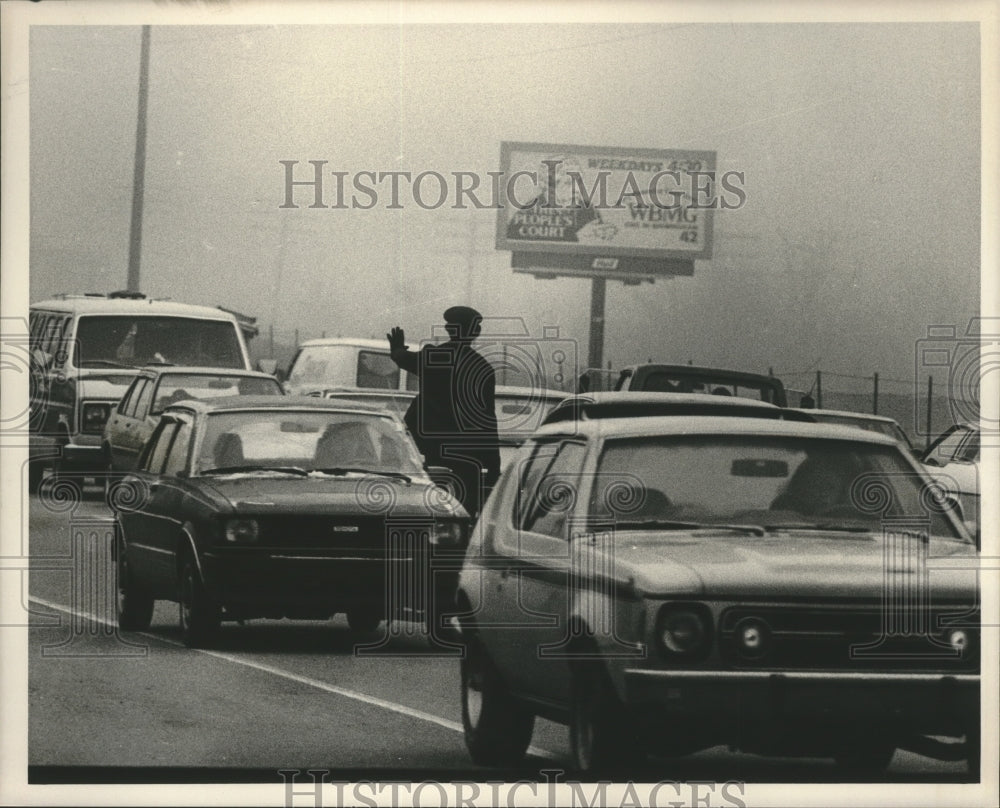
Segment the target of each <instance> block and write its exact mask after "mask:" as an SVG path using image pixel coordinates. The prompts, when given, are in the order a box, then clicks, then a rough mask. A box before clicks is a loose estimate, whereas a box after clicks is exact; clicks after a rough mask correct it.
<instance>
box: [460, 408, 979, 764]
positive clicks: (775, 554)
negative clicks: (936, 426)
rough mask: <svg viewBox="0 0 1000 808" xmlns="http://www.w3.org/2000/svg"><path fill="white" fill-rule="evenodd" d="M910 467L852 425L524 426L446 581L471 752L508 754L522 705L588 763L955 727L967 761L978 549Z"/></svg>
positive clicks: (488, 756)
mask: <svg viewBox="0 0 1000 808" xmlns="http://www.w3.org/2000/svg"><path fill="white" fill-rule="evenodd" d="M929 484H930V480H929V478H928V477H927V476H926V475H925V474H924V472H923V471H922V469H921V467H920V466H919V464H918V463H917V462H916V460H915V459H914V458H913V457H911V456H910V455H909V454H908V453H907V452H905V451H904V450H903V449H902V448H901V447H900V446H899V444H898V443H897V442H896V441H894V440H892V439H890V438H888V437H885V436H882V435H876V434H874V433H869V432H863V431H861V430H858V429H853V428H846V427H836V426H828V425H824V424H811V423H799V422H787V421H783V420H776V419H770V418H738V417H715V416H709V417H704V416H696V415H684V416H677V417H643V418H596V419H593V420H582V421H576V422H574V423H566V422H561V423H554V424H551V425H548V426H543V427H542V428H540V429H539V430H538V431H537V432H536V433H535V434H534V435H533V436H532V437H531V438H530V439H528V440H527V441H526V443H525V445H524V447H523V448H522V450H521V453H520V454H519V455H518V457H517V458H516V459H515V461H514V462H513V463H512V464H511V465H510V466H509V467H508V468H507V469H506V471H505V472H504V474H503V475H502V477H501V480H500V482H499V484H498V486H497V488H496V489H495V491H494V493H493V495H492V496H491V498H490V500H489V501H488V503H487V505H486V507H485V509H484V511H483V513H482V515H481V517H480V520H479V522H478V524H477V525H476V527H475V529H474V532H473V539H472V541H471V543H470V546H469V549H468V551H467V554H466V557H465V563H464V567H463V569H462V572H461V576H460V580H459V590H458V593H457V601H456V605H455V608H456V610H457V616H456V618H455V622H456V624H457V626H458V627H459V629H460V636H461V637H462V638H463V640H464V642H465V645H466V651H467V653H466V654H465V656H464V657H463V659H462V661H461V702H462V720H463V726H464V730H465V740H466V745H467V747H468V749H469V751H470V753H471V756H472V758H473V760H474V761H475V762H477V763H479V764H484V765H515V764H516V763H517V762H518V761H519V760H520V759H521V757H522V756H523V754H524V753H525V750H526V748H527V746H528V744H529V743H530V740H531V735H532V728H533V722H534V719H535V717H536V716H542V717H545V718H548V719H551V720H556V721H560V722H563V723H565V724H568V725H569V728H570V731H569V736H570V745H571V749H572V755H573V761H574V764H575V766H576V767H577V768H578V769H579V770H581V771H582V772H585V773H589V772H595V771H601V770H610V771H614V770H615V769H616V767H617V766H620V765H623V766H627V765H629V764H633V763H635V762H636V761H637V760H639V759H640V758H641V756H642V755H643V754H645V753H647V752H651V753H658V754H665V755H668V756H677V755H683V754H687V753H690V752H695V751H698V750H700V749H704V748H708V747H711V746H715V745H719V744H729V745H731V746H733V747H735V748H738V749H741V750H744V751H749V752H757V753H761V754H776V755H782V756H786V755H793V756H794V755H805V756H813V757H817V756H829V757H833V758H835V759H836V760H838V761H839V763H840V764H841V765H842V766H843V767H845V769H849V770H854V771H859V772H862V773H863V774H864V775H865V776H870V775H872V774H874V773H877V772H879V771H881V770H882V769H884V767H885V766H887V765H888V763H889V761H890V759H891V758H892V756H893V753H894V751H895V750H896V749H897V748H899V747H906V746H907V745H909V744H910V743H911V742H913V743H917V742H919V741H922V740H926V738H925V736H953V737H956V738H962V737H964V738H965V739H966V746H965V747H964V749H965V753H966V755H967V756H968V758H969V760H970V764H971V765H973V766H975V765H977V764H976V761H978V756H979V741H978V738H979V735H978V733H979V726H980V705H979V682H980V671H979V656H978V648H979V613H978V608H979V607H978V602H979V601H978V588H977V587H978V584H977V573H976V570H975V559H976V548H975V545H974V543H973V541H972V538H971V537H970V536H969V534H968V533H967V532H966V530H965V528H964V527H963V526H962V524H961V523H960V521H959V520H958V519H956V518H955V516H954V514H953V512H952V511H951V510H949V509H948V508H947V507H938V506H939V501H938V500H935V499H934V498H933V497H929V496H927V493H926V492H927V486H928V485H929ZM921 525H922V526H923V527H922V528H920V529H919V530H918V528H919V527H920V526H921ZM888 543H891V546H889V544H888ZM928 557H930V558H935V559H943V560H944V561H943V562H942V563H939V564H928V563H927V559H928ZM887 558H891V559H892V562H893V563H892V566H891V567H888V568H887V566H886V559H887ZM917 574H919V575H921V576H922V577H921V578H920V579H919V580H920V581H921V582H922V584H925V585H926V588H925V589H920V590H919V591H917V590H915V589H914V582H915V581H916V580H917V579H916V578H914V576H915V575H917ZM887 604H890V605H889V606H887ZM959 748H961V747H959ZM954 750H955V747H954V746H951V747H949V753H951V752H954Z"/></svg>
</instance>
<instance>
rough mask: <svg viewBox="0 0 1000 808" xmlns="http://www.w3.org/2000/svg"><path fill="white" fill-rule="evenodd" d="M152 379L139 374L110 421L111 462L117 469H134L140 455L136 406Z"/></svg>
mask: <svg viewBox="0 0 1000 808" xmlns="http://www.w3.org/2000/svg"><path fill="white" fill-rule="evenodd" d="M149 384H150V380H149V378H148V377H146V376H139V377H138V378H137V379H136V380H135V381H134V382H132V387H131V388H129V390H128V391H127V392H126V393H125V396H124V397H123V398H122V400H121V402H120V403H119V404H118V407H117V408H116V409H115V410H114V412H113V413H112V415H111V419H110V421H109V428H108V438H109V442H110V445H111V462H112V464H113V465H114V467H115V469H116V470H117V471H127V470H129V469H134V468H135V465H136V460H137V459H138V456H139V449H140V448H141V447H138V446H137V444H136V440H135V408H136V405H137V404H138V403H139V397H140V396H141V395H142V393H143V391H144V390H146V389H147V388H148V387H149Z"/></svg>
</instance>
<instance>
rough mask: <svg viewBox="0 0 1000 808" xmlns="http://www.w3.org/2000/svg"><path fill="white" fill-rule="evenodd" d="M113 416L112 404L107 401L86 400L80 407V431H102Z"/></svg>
mask: <svg viewBox="0 0 1000 808" xmlns="http://www.w3.org/2000/svg"><path fill="white" fill-rule="evenodd" d="M110 416H111V404H109V403H108V402H106V401H101V402H93V401H85V402H84V403H83V405H82V407H81V409H80V431H81V432H91V433H101V432H103V431H104V425H105V424H106V423H107V422H108V418H109V417H110Z"/></svg>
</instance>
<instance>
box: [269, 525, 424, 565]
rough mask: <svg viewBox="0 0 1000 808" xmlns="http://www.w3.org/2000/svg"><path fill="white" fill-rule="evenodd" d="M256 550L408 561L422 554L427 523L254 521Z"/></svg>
mask: <svg viewBox="0 0 1000 808" xmlns="http://www.w3.org/2000/svg"><path fill="white" fill-rule="evenodd" d="M258 522H259V524H260V535H259V539H258V541H257V543H256V544H257V546H258V547H267V548H274V549H280V550H293V549H294V550H321V551H326V552H328V553H332V554H334V555H352V556H360V557H370V558H387V557H389V558H396V559H401V560H402V559H410V558H413V557H414V556H416V555H420V554H423V553H424V552H426V548H427V543H428V535H429V532H430V529H431V523H430V522H429V521H428V520H413V521H406V522H402V521H396V520H386V519H385V518H384V517H382V516H357V517H345V516H287V517H266V518H258Z"/></svg>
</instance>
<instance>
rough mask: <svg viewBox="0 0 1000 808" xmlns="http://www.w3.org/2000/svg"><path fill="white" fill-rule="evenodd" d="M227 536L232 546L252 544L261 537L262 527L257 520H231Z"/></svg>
mask: <svg viewBox="0 0 1000 808" xmlns="http://www.w3.org/2000/svg"><path fill="white" fill-rule="evenodd" d="M225 534H226V541H227V542H229V543H230V544H252V543H253V542H255V541H257V538H258V536H259V535H260V526H259V525H258V524H257V520H256V519H230V520H228V521H227V522H226V530H225Z"/></svg>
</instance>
